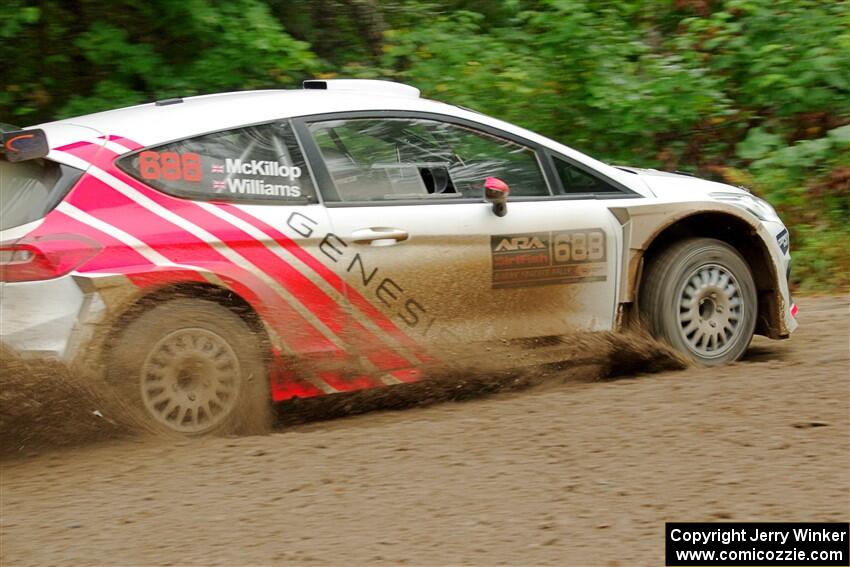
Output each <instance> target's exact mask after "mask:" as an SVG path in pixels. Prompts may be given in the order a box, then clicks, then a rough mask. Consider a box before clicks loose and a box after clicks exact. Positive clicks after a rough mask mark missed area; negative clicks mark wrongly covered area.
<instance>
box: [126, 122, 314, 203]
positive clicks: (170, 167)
mask: <svg viewBox="0 0 850 567" xmlns="http://www.w3.org/2000/svg"><path fill="white" fill-rule="evenodd" d="M118 165H119V166H120V167H121V168H122V169H123V170H124V171H126V172H127V173H129V174H130V175H132V176H133V177H135V178H136V179H138V180H139V181H141V182H142V183H145V184H147V185H150V186H151V187H154V188H155V189H159V190H160V191H163V192H164V193H169V194H171V195H175V196H177V197H185V198H189V199H201V200H221V201H236V202H245V201H247V202H255V203H269V204H272V203H274V204H285V203H286V202H293V203H298V204H303V203H305V202H307V203H315V202H317V199H316V192H315V189H314V187H313V182H312V179H311V178H310V173H309V170H308V169H307V165H306V164H305V162H304V158H303V156H302V155H301V151H300V149H299V147H298V144H297V143H296V141H295V136H294V134H293V133H292V130H291V128H290V126H289V124H288V123H274V124H261V125H258V126H249V127H245V128H238V129H235V130H226V131H223V132H214V133H211V134H204V135H202V136H197V137H194V138H187V139H185V140H179V141H177V142H171V143H168V144H165V145H162V146H157V147H153V148H145V149H144V150H141V151H138V152H134V153H132V154H130V155H128V156H125V157H123V158H121V159H120V160H119V161H118Z"/></svg>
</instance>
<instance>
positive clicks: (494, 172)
mask: <svg viewBox="0 0 850 567" xmlns="http://www.w3.org/2000/svg"><path fill="white" fill-rule="evenodd" d="M308 129H309V131H310V134H311V135H312V137H313V140H314V141H315V143H316V145H317V146H318V149H319V152H320V153H321V156H322V159H323V161H324V163H325V165H326V166H327V169H328V172H329V173H330V176H331V178H332V180H333V184H334V185H335V187H336V190H337V193H338V197H337V198H334V197H331V198H330V199H326V200H339V201H343V202H363V201H399V200H434V199H463V198H476V199H478V198H481V196H482V191H483V187H484V180H485V179H486V178H487V177H498V178H500V179H502V180H503V181H505V182H506V183H508V185H510V187H511V194H512V195H515V196H520V197H542V196H549V195H550V192H549V187H548V185H547V183H546V180H545V177H544V175H543V171H542V169H541V166H540V163H539V161H538V158H537V153H536V151H535V150H534V149H532V148H529V147H526V146H523V145H521V144H519V143H517V142H514V141H510V140H506V139H502V138H499V137H496V136H493V135H490V134H485V133H483V132H479V131H477V130H472V129H470V128H466V127H464V126H461V125H457V124H450V123H447V122H441V121H437V120H430V119H424V118H343V119H339V120H326V121H321V122H312V123H309V124H308Z"/></svg>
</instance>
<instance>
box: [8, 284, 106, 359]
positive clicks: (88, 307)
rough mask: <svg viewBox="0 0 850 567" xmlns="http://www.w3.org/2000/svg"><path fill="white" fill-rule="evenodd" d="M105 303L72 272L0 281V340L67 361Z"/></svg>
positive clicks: (24, 352)
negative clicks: (48, 277) (36, 279)
mask: <svg viewBox="0 0 850 567" xmlns="http://www.w3.org/2000/svg"><path fill="white" fill-rule="evenodd" d="M104 309H105V306H104V304H103V302H102V301H101V299H100V296H99V295H98V294H97V293H86V292H85V291H84V290H83V288H82V287H81V286H80V284H79V283H78V281H77V280H76V279H75V278H74V277H73V276H63V277H60V278H56V279H52V280H46V281H39V282H20V283H2V284H0V342H2V343H3V344H4V345H5V346H8V347H10V348H12V349H14V350H16V351H17V352H18V353H20V354H22V355H24V356H46V357H51V358H58V359H60V360H63V361H65V362H70V361H71V360H72V359H73V358H74V357H75V356H76V355H77V354H78V352H79V351H80V349H81V348H83V345H84V344H85V343H86V341H87V340H88V339H89V338H90V334H91V328H90V327H91V326H90V325H88V324H87V323H89V322H91V321H92V320H95V319H98V318H99V317H100V316H101V315H102V313H103V312H104Z"/></svg>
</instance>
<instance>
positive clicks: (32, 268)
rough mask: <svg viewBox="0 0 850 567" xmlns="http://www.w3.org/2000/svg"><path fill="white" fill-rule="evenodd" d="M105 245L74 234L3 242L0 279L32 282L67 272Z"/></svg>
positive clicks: (88, 258)
mask: <svg viewBox="0 0 850 567" xmlns="http://www.w3.org/2000/svg"><path fill="white" fill-rule="evenodd" d="M101 249H102V247H101V245H100V244H98V243H97V242H95V241H94V240H90V239H88V238H84V237H81V236H75V235H56V236H50V237H42V238H31V239H30V238H23V239H21V240H17V241H14V242H8V243H3V244H0V282H32V281H41V280H50V279H53V278H58V277H59V276H64V275H65V274H68V273H70V272H71V271H72V270H74V269H75V268H77V267H79V266H81V265H82V264H84V263H85V262H87V261H89V260H91V259H92V258H94V257H95V256H96V255H97V254H98V253H99V252H100V251H101Z"/></svg>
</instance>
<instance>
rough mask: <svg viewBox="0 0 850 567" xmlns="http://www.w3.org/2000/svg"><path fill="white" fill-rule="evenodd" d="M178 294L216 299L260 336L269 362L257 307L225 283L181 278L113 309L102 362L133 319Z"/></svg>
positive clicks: (266, 336) (268, 345)
mask: <svg viewBox="0 0 850 567" xmlns="http://www.w3.org/2000/svg"><path fill="white" fill-rule="evenodd" d="M177 298H192V299H199V300H206V301H210V302H212V303H217V304H219V305H221V306H222V307H225V308H227V309H229V310H230V311H232V312H233V313H235V314H236V315H237V316H238V317H239V318H240V319H242V321H244V322H245V324H246V325H247V326H248V328H249V329H251V331H252V332H253V333H254V334H255V335H256V336H257V337H258V338H259V339H260V348H261V352H263V353H264V357H265V359H266V360H265V364H266V365H268V364H269V361H270V359H271V356H272V340H271V337H270V336H269V332H268V329H267V328H266V326H265V324H264V323H263V319H262V317H261V316H260V314H259V313H258V312H257V310H256V309H255V308H254V306H252V305H251V304H250V303H249V302H248V301H247V300H246V299H245V298H243V297H242V296H241V295H239V294H238V293H236V292H234V291H233V290H231V289H228V288H226V287H223V286H220V285H216V284H214V283H210V282H197V281H183V282H174V283H170V284H166V285H163V286H159V287H156V288H153V289H149V290H146V291H145V292H144V293H142V294H140V295H137V296H136V297H134V298H133V299H132V300H131V301H128V302H127V303H126V304H125V305H123V306H122V308H121V309H120V310H119V311H118V312H117V313H115V314H114V315H113V316H112V317H111V318H110V321H109V325H108V328H107V329H106V332H105V335H104V341H105V344H104V347H105V348H103V349H100V350H101V358H102V361H103V362H105V360H106V357H108V352H109V350H110V348H111V346H112V344H113V342H114V339H115V337H117V336H118V334H120V333H121V331H122V330H123V329H124V328H125V327H126V326H127V325H128V324H129V323H130V322H131V321H133V320H134V319H136V318H137V317H139V316H140V315H141V314H142V313H145V312H146V311H148V310H150V309H151V308H152V307H153V306H155V305H158V304H160V303H162V302H164V301H168V300H171V299H177Z"/></svg>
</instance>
